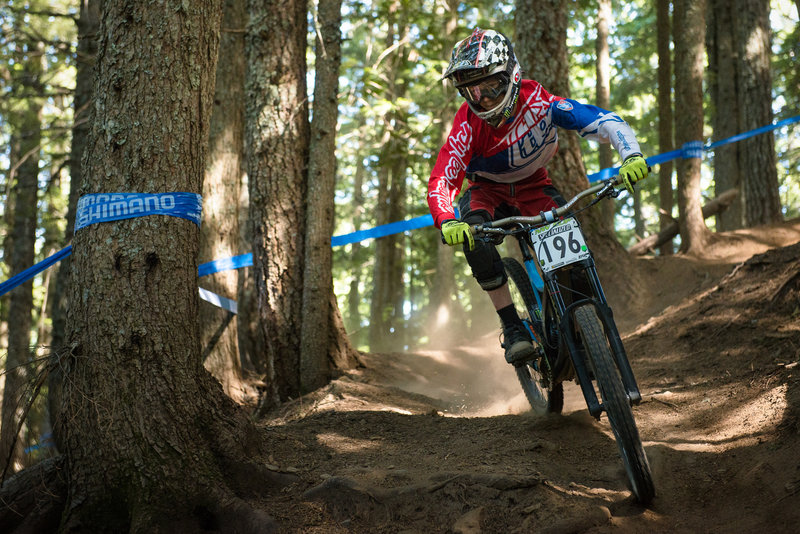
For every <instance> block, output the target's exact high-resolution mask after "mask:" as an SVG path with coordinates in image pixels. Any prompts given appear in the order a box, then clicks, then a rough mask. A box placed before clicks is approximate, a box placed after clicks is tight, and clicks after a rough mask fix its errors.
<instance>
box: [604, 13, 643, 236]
mask: <svg viewBox="0 0 800 534" xmlns="http://www.w3.org/2000/svg"><path fill="white" fill-rule="evenodd" d="M610 21H611V0H598V2H597V39H596V41H595V54H596V57H595V62H596V63H595V73H596V77H597V80H596V83H595V98H596V99H597V106H598V107H600V108H603V109H611V66H610V57H609V51H608V24H609V22H610ZM598 156H599V162H600V168H601V169H607V168H609V167H612V166H613V165H614V155H613V147H612V146H611V145H610V144H608V143H601V144H600V146H599V149H598ZM637 191H638V190H637ZM616 211H617V210H616V204H615V203H614V202H604V203H603V224H605V225H606V228H607V229H608V231H609V232H613V231H614V215H615V214H616Z"/></svg>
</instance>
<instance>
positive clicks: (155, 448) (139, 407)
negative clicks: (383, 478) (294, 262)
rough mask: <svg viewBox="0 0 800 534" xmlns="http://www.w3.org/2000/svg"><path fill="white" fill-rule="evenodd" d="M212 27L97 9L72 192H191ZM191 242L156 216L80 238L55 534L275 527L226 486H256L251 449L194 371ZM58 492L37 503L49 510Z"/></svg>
mask: <svg viewBox="0 0 800 534" xmlns="http://www.w3.org/2000/svg"><path fill="white" fill-rule="evenodd" d="M219 19H220V5H219V3H218V2H215V1H211V0H206V1H200V0H198V1H196V2H191V3H182V2H177V1H161V2H155V3H150V4H148V5H146V6H145V5H138V4H131V3H129V2H124V1H109V2H106V3H105V5H104V12H103V17H102V24H101V27H100V34H99V53H98V60H97V77H96V85H95V92H94V94H95V100H94V104H95V105H94V108H95V117H94V121H93V124H92V130H91V133H90V138H89V143H88V145H87V156H86V159H85V162H86V164H85V166H84V171H85V172H84V182H83V187H82V188H81V193H82V194H84V195H85V194H92V193H116V192H142V193H172V192H188V193H198V194H199V193H200V191H201V190H202V181H203V175H204V168H205V154H206V150H205V146H206V142H207V136H208V128H209V119H210V112H211V108H212V105H211V96H212V89H213V84H214V72H215V62H216V57H217V47H218V33H219ZM199 236H200V232H199V229H198V227H197V226H196V225H195V224H192V223H191V222H189V221H187V220H185V219H182V218H178V217H168V216H160V215H159V216H156V215H151V216H146V217H141V218H135V219H127V220H122V221H116V222H107V223H100V224H95V225H92V226H89V227H86V228H83V229H81V230H79V231H78V232H77V234H76V236H75V239H74V243H73V247H74V249H73V250H74V251H73V273H75V274H74V276H73V280H72V285H71V291H70V314H69V318H68V325H67V331H68V335H67V343H66V350H64V351H63V352H62V353H61V354H60V355H59V359H58V362H57V365H58V366H59V368H60V374H61V376H62V380H61V389H62V395H61V396H60V399H61V402H60V403H58V405H57V406H56V409H57V413H56V414H55V419H56V422H57V424H56V426H55V428H54V435H55V438H56V441H57V443H58V445H59V449H60V450H61V451H62V452H63V454H64V456H63V457H62V458H60V459H59V460H54V461H52V462H46V463H44V464H40V465H42V467H40V468H39V469H40V470H41V472H43V473H45V472H46V473H50V474H51V475H52V476H53V477H54V479H58V478H59V477H60V478H63V479H64V480H65V481H66V488H67V495H66V501H65V502H64V503H63V514H61V515H60V522H61V528H62V529H63V530H64V531H70V532H72V531H81V532H120V531H130V532H173V531H198V530H201V529H202V528H204V525H208V524H217V525H218V526H219V528H220V529H221V530H227V531H237V530H239V531H248V532H261V531H265V530H267V529H268V528H269V526H270V525H271V521H270V520H269V518H266V517H264V516H263V515H262V514H260V513H258V512H255V511H253V510H252V509H251V508H250V507H249V506H247V505H246V504H244V502H243V501H242V500H241V499H239V498H238V497H237V494H236V493H235V491H234V490H233V489H232V488H234V487H236V480H237V479H236V478H235V476H234V474H235V473H243V474H244V476H248V477H252V476H253V475H254V474H256V475H257V473H258V467H257V466H256V465H251V466H248V467H245V466H247V465H248V464H247V462H248V459H249V458H252V457H253V456H254V455H255V456H257V455H259V454H260V453H263V452H264V451H261V450H260V449H259V447H260V443H261V441H260V440H258V439H255V437H256V435H255V431H254V428H253V427H252V426H251V423H250V422H249V421H248V419H247V417H246V416H245V415H244V414H243V413H242V412H240V411H239V410H237V409H236V407H235V405H233V403H232V402H231V401H230V400H229V399H228V398H227V397H226V396H225V395H224V394H223V392H222V390H221V388H220V386H219V384H218V383H217V382H216V381H215V380H214V379H213V378H212V377H211V376H210V375H209V374H208V373H207V372H206V371H205V370H204V369H203V367H202V365H201V363H200V357H199V355H200V344H199V335H198V331H197V325H198V322H197V310H198V296H197V253H198V247H199ZM59 465H61V466H62V468H61V474H58V470H57V468H58V466H59ZM56 488H57V485H55V486H50V487H48V492H45V493H42V494H41V495H40V498H42V500H45V501H46V500H47V499H44V497H45V496H49V498H50V499H51V502H54V501H53V498H54V497H57V492H54V491H53V490H54V489H56ZM5 489H6V488H4V490H5ZM10 489H11V488H10ZM10 489H9V491H10ZM53 493H56V495H55V496H54V495H53ZM55 518H56V521H58V520H59V515H58V514H56V515H55ZM4 519H7V518H4ZM49 519H51V520H52V519H53V516H49ZM39 528H40V530H39V531H48V530H53V526H52V525H49V526H47V527H44V526H40V527H39Z"/></svg>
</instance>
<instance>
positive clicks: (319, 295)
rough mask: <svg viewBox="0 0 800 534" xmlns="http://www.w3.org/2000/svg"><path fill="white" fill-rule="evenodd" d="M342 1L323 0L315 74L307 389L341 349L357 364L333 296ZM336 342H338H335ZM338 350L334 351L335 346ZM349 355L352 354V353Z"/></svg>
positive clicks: (306, 276)
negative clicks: (332, 244) (334, 198)
mask: <svg viewBox="0 0 800 534" xmlns="http://www.w3.org/2000/svg"><path fill="white" fill-rule="evenodd" d="M341 8H342V2H341V0H320V1H319V4H318V11H317V15H318V17H317V21H318V24H319V26H318V28H317V30H318V31H317V41H316V60H315V69H314V72H315V76H314V108H313V117H314V118H313V121H312V123H311V144H310V148H309V153H310V157H309V164H308V196H307V198H308V201H307V205H308V212H307V214H306V238H305V239H306V242H305V254H306V257H305V270H304V272H303V312H302V317H303V321H302V339H301V343H300V373H301V377H300V387H301V391H303V392H308V391H312V390H314V389H316V388H319V387H321V386H323V385H325V384H326V383H327V382H328V381H329V380H330V377H331V368H332V367H334V366H335V364H334V356H335V355H336V352H339V351H338V350H336V349H334V348H335V347H342V348H343V350H342V351H343V352H344V353H345V360H350V362H349V363H350V365H346V366H347V367H352V365H354V364H355V352H354V351H353V349H352V348H348V347H349V344H350V343H349V340H348V339H347V335H346V334H345V332H344V330H343V328H342V326H341V322H342V321H341V317H340V315H339V306H338V305H337V304H336V299H335V297H334V294H333V272H332V269H333V265H332V256H333V254H332V251H331V236H332V235H333V227H334V202H333V197H334V193H335V186H336V123H337V120H338V116H339V113H338V110H339V108H338V102H339V101H338V91H339V67H340V65H341V60H342V55H341V39H342V38H341V34H340V30H339V27H340V26H341V19H342V15H341ZM331 340H336V341H334V342H333V343H331ZM330 349H334V350H330ZM347 353H350V354H351V356H350V357H348V356H347Z"/></svg>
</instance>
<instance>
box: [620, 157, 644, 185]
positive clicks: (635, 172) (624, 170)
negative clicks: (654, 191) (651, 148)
mask: <svg viewBox="0 0 800 534" xmlns="http://www.w3.org/2000/svg"><path fill="white" fill-rule="evenodd" d="M649 172H650V168H649V167H648V166H647V162H646V161H645V160H644V158H643V157H642V155H641V154H634V155H633V156H628V157H627V158H626V159H625V161H624V162H623V163H622V167H620V168H619V181H620V183H622V185H624V186H625V189H627V190H628V192H629V193H633V184H635V183H636V182H638V181H639V180H644V179H645V178H647V175H648V173H649Z"/></svg>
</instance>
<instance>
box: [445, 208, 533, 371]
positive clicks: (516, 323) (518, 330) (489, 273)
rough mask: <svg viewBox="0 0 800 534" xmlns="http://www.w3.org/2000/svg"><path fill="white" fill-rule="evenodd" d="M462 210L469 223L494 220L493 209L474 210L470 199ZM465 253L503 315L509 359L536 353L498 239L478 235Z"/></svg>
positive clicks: (477, 276)
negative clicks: (513, 296) (510, 285)
mask: <svg viewBox="0 0 800 534" xmlns="http://www.w3.org/2000/svg"><path fill="white" fill-rule="evenodd" d="M462 200H463V198H462ZM465 208H466V209H465ZM459 210H460V212H461V213H462V214H463V215H462V217H461V220H463V221H465V222H467V223H469V224H479V223H483V222H486V221H489V220H491V218H490V216H489V213H488V212H487V211H485V210H476V211H470V210H469V203H468V201H467V202H462V203H459ZM464 255H465V256H466V258H467V263H469V266H470V268H471V269H472V274H473V276H474V277H475V280H476V281H477V282H478V284H479V285H480V286H481V288H482V289H483V290H484V291H486V293H487V294H488V295H489V298H490V299H491V301H492V304H493V305H494V308H495V310H496V311H497V315H498V317H499V318H500V322H501V324H502V327H503V344H502V345H503V347H504V348H505V356H506V360H507V361H508V362H510V363H513V362H515V361H523V360H525V359H527V358H529V357H530V356H531V355H532V354H534V352H535V349H534V347H533V343H531V338H530V336H529V335H528V331H527V330H526V328H525V326H524V325H523V324H522V320H521V319H520V317H519V314H518V313H517V310H516V308H515V307H514V305H513V303H512V301H511V293H510V291H509V288H508V283H507V279H508V277H507V275H506V271H505V268H504V267H503V261H502V259H501V258H500V254H499V253H498V252H497V248H496V247H495V245H494V243H492V242H490V241H488V240H485V239H481V238H476V239H475V246H474V248H473V249H472V250H469V246H465V247H464Z"/></svg>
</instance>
